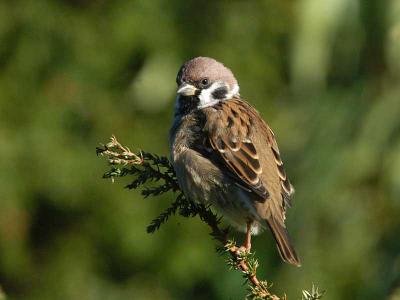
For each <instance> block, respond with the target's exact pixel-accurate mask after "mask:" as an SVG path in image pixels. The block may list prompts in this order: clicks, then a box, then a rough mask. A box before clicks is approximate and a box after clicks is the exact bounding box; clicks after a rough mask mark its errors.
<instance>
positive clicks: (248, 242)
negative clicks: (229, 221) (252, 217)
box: [243, 221, 252, 252]
mask: <svg viewBox="0 0 400 300" xmlns="http://www.w3.org/2000/svg"><path fill="white" fill-rule="evenodd" d="M251 223H252V222H250V221H249V222H247V224H246V225H247V230H246V238H245V240H244V243H243V246H244V248H245V249H246V252H250V249H251Z"/></svg>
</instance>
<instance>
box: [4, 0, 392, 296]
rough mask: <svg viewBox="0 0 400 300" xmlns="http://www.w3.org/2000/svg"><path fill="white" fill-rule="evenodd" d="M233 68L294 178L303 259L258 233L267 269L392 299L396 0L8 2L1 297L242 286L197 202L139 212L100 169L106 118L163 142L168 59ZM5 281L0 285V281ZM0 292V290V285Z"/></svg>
mask: <svg viewBox="0 0 400 300" xmlns="http://www.w3.org/2000/svg"><path fill="white" fill-rule="evenodd" d="M198 55H202V56H211V57H214V58H216V59H218V60H220V61H222V62H223V63H225V64H226V65H227V66H229V67H230V68H231V69H232V70H233V72H234V73H235V75H236V77H237V79H238V80H239V83H240V86H241V94H242V96H243V97H244V98H246V99H248V100H249V101H250V102H251V103H252V104H253V105H254V106H256V107H257V108H258V109H259V110H260V112H261V113H262V115H263V116H264V118H265V119H266V120H267V122H268V123H269V124H270V125H271V127H272V128H273V129H274V131H275V134H276V136H277V139H278V142H279V144H280V148H281V152H282V154H283V157H284V159H285V162H286V169H287V172H288V174H289V176H290V178H291V180H292V182H293V184H294V186H295V188H296V191H297V193H296V195H295V199H294V207H293V208H292V209H291V210H290V211H289V213H288V227H289V231H290V232H291V235H292V237H293V240H294V241H295V244H296V246H297V248H298V252H299V253H300V256H301V258H302V263H303V267H302V268H295V267H292V266H289V265H287V264H284V263H282V262H281V260H280V258H279V256H278V254H277V251H276V249H275V246H274V245H273V242H272V239H271V236H270V234H264V235H261V236H259V237H256V238H255V239H254V243H255V251H256V252H257V255H258V256H259V257H260V262H261V267H260V270H259V272H260V276H261V277H266V278H267V279H268V280H270V281H273V282H274V291H275V292H277V293H280V294H283V293H284V292H285V293H286V294H287V295H288V297H289V299H299V297H300V291H301V289H304V288H310V287H311V284H312V283H313V282H314V283H316V284H317V285H318V286H320V287H321V288H322V289H326V290H327V294H326V296H325V297H324V298H325V299H391V300H394V299H397V300H398V299H400V1H398V0H392V1H390V0H387V1H382V0H359V1H357V0H352V1H349V0H299V1H294V0H290V1H289V0H266V1H247V2H244V1H243V2H240V1H209V2H205V1H204V2H202V1H165V0H157V1H145V0H142V1H133V0H132V1H122V0H116V1H105V0H64V1H61V0H59V1H56V0H53V1H51V0H47V1H46V0H42V1H37V0H36V1H34V0H30V1H29V0H26V1H18V0H16V1H6V0H2V1H0V143H1V146H0V157H1V158H0V285H1V287H2V290H3V291H4V292H5V294H6V295H7V297H8V298H9V299H110V300H111V299H193V300H194V299H242V298H243V297H244V295H245V294H246V291H245V287H244V286H243V285H242V283H243V280H242V278H241V276H240V275H239V274H238V273H237V272H233V271H228V270H227V267H226V265H225V263H224V259H223V258H222V257H219V256H218V255H217V254H216V253H215V250H214V247H215V243H214V242H213V241H212V240H211V238H210V237H209V236H208V228H207V226H206V225H204V224H203V223H201V222H200V221H199V220H198V219H190V220H187V219H182V218H180V217H175V218H172V219H171V220H170V221H169V222H168V223H167V224H166V225H164V226H162V227H161V230H160V231H159V232H158V233H156V234H155V235H149V234H147V233H146V231H145V229H146V226H147V225H148V224H149V222H150V221H151V219H152V218H154V217H155V216H156V215H158V213H159V212H161V211H162V210H163V209H164V208H165V207H167V206H168V204H169V203H170V202H171V201H172V199H173V195H171V194H168V195H165V196H162V197H159V198H154V199H146V200H143V199H142V198H141V196H140V194H139V192H137V191H129V190H126V189H123V186H124V184H126V183H128V182H124V181H122V182H117V183H114V184H111V182H110V181H107V180H103V179H101V175H102V173H103V172H104V171H106V170H107V166H106V164H105V161H104V160H103V159H99V158H97V157H96V155H95V147H96V146H98V144H99V143H100V142H107V141H108V137H109V136H110V135H111V134H113V133H114V134H116V135H117V137H118V138H119V140H120V141H121V142H122V143H123V144H126V145H129V146H131V149H134V150H138V149H144V150H146V151H149V152H154V153H158V154H161V155H167V154H168V146H167V136H168V129H169V126H170V123H171V121H172V114H173V112H172V110H173V105H174V99H175V89H176V87H175V76H176V73H177V70H178V68H179V67H180V65H181V64H182V63H183V62H184V61H186V60H187V59H189V58H192V57H194V56H198ZM0 294H1V293H0ZM0 298H1V296H0Z"/></svg>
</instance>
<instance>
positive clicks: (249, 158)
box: [205, 99, 269, 199]
mask: <svg viewBox="0 0 400 300" xmlns="http://www.w3.org/2000/svg"><path fill="white" fill-rule="evenodd" d="M209 109H210V110H213V111H212V112H211V113H209V114H208V118H207V122H206V125H205V130H206V131H207V133H208V143H209V145H210V146H211V148H212V149H213V150H214V152H215V153H217V155H218V156H219V157H220V158H221V159H222V161H223V162H224V163H225V165H226V167H227V169H228V170H229V171H230V172H231V173H232V174H233V175H234V177H237V179H238V181H237V182H238V184H239V185H241V186H242V187H243V188H245V189H248V190H250V191H253V192H255V193H256V194H257V195H259V196H260V197H261V198H262V199H266V198H268V195H269V194H268V190H267V188H266V186H265V185H264V183H263V182H262V177H261V174H262V172H263V170H262V167H261V164H260V159H259V154H258V153H257V150H256V147H255V145H254V143H253V141H252V140H251V138H250V135H251V133H252V119H251V116H250V115H249V114H248V113H247V112H246V111H245V107H244V106H243V105H242V101H240V100H234V99H232V100H229V101H223V102H220V103H218V104H216V105H214V106H213V107H212V108H209Z"/></svg>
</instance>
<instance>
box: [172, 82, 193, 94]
mask: <svg viewBox="0 0 400 300" xmlns="http://www.w3.org/2000/svg"><path fill="white" fill-rule="evenodd" d="M196 91H197V88H196V87H194V86H193V85H191V84H188V83H182V84H181V85H180V86H179V87H178V91H177V92H176V93H177V94H179V95H182V96H194V95H196Z"/></svg>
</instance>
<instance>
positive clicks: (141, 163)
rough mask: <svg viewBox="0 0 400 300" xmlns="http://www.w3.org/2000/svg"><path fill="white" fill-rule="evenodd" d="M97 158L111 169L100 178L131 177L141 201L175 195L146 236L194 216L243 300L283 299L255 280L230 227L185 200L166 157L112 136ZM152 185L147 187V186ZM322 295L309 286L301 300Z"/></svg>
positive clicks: (252, 262) (249, 257)
mask: <svg viewBox="0 0 400 300" xmlns="http://www.w3.org/2000/svg"><path fill="white" fill-rule="evenodd" d="M96 153H97V155H101V156H104V157H105V158H106V159H107V161H108V163H109V164H110V165H111V169H110V170H109V171H107V172H106V173H105V174H104V175H103V178H110V179H111V180H112V181H113V182H114V179H115V178H116V177H124V176H128V175H132V176H133V177H134V179H133V181H132V182H131V183H130V184H128V185H127V186H126V188H129V189H137V188H142V191H141V193H142V195H143V196H144V198H147V197H149V196H158V195H161V194H163V193H166V192H168V191H172V192H176V193H177V194H178V195H177V197H176V199H175V201H174V202H172V204H171V205H170V207H168V208H167V209H166V210H165V211H164V212H162V213H161V214H160V215H159V216H158V217H156V218H155V219H154V220H152V221H151V223H150V225H149V226H148V227H147V232H148V233H154V232H156V231H157V230H158V229H159V228H160V226H161V225H162V224H163V223H165V222H167V221H168V219H169V218H170V217H171V216H173V215H176V214H177V213H178V214H179V215H181V216H183V217H186V218H187V217H196V216H198V217H199V218H200V220H201V221H203V222H204V223H206V224H207V225H208V226H209V227H210V229H211V232H210V235H211V236H212V237H213V238H214V239H215V240H217V241H218V242H219V243H220V246H219V248H217V249H218V251H220V252H223V253H228V254H229V258H228V260H227V264H228V266H229V267H230V268H233V269H236V270H239V271H240V272H241V273H242V274H243V277H244V279H245V281H246V282H247V283H248V290H249V294H248V295H247V297H246V299H253V300H263V299H267V300H286V296H282V297H278V296H277V295H275V294H273V293H272V292H270V288H271V284H269V283H268V282H267V281H264V280H259V279H258V278H257V268H258V266H259V263H258V261H257V259H256V258H255V257H254V254H253V253H248V252H246V251H244V250H243V249H242V248H240V247H237V246H236V243H235V242H234V241H233V240H229V239H228V235H229V232H230V228H229V227H227V228H223V227H221V219H222V218H221V217H218V216H217V215H216V214H215V213H214V212H213V211H212V210H211V208H210V207H209V206H207V205H204V204H200V203H196V202H194V201H191V200H190V199H187V198H186V197H185V196H184V194H183V193H182V191H181V190H180V188H179V185H178V181H177V178H176V175H175V172H174V169H173V167H172V165H171V163H170V162H169V160H168V159H167V158H166V157H160V156H158V155H154V154H151V153H147V152H143V151H140V152H139V153H134V152H132V151H131V150H130V149H129V148H128V147H126V146H123V145H122V144H120V143H119V142H118V140H117V139H116V138H115V136H112V137H111V140H110V142H109V143H107V144H106V145H102V146H101V147H97V148H96ZM151 183H153V184H152V185H150V186H149V184H151ZM154 183H156V185H155V184H154ZM322 295H323V292H319V291H318V288H315V287H314V286H313V288H312V291H311V292H309V291H305V290H303V295H302V299H303V300H317V299H321V297H322Z"/></svg>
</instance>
